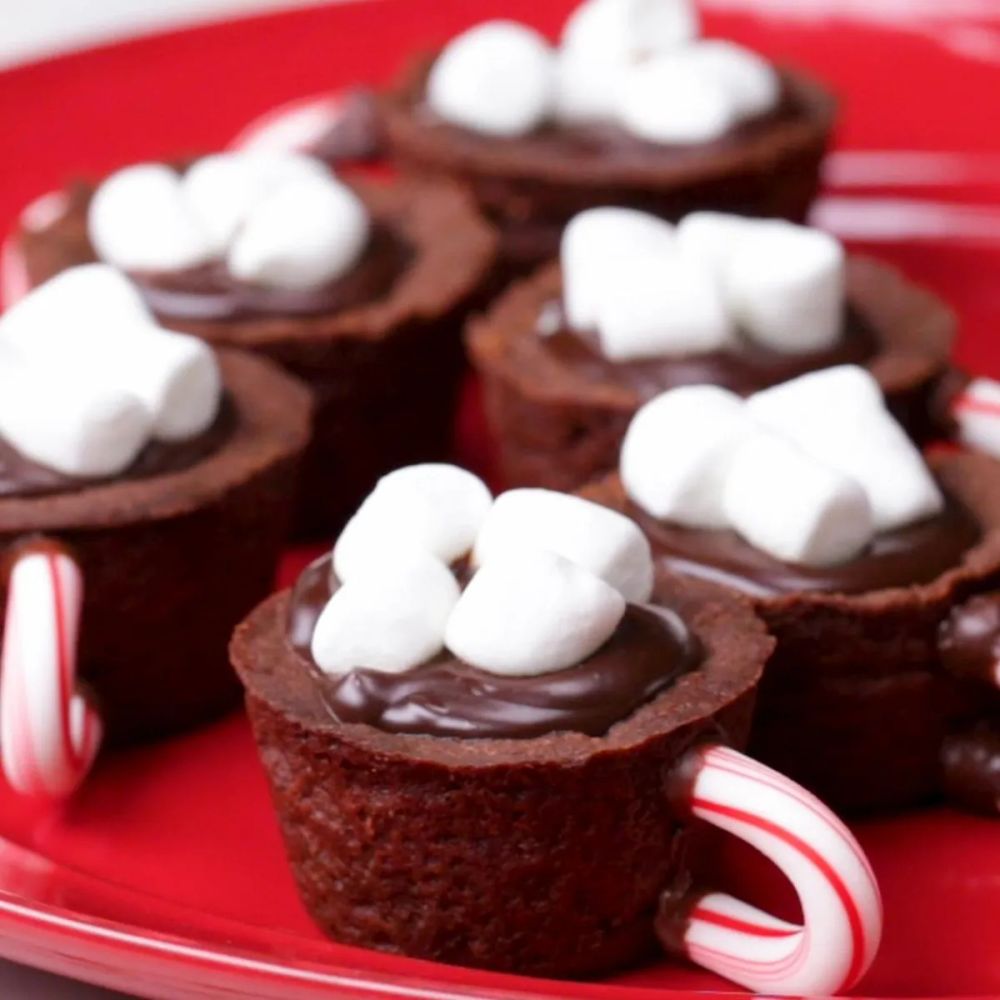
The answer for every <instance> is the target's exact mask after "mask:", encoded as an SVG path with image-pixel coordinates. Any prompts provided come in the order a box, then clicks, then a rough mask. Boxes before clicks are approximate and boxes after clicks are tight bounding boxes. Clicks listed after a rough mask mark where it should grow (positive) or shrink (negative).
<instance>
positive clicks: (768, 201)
mask: <svg viewBox="0 0 1000 1000" xmlns="http://www.w3.org/2000/svg"><path fill="white" fill-rule="evenodd" d="M434 58H435V56H433V55H432V56H426V55H425V56H422V57H419V58H418V59H416V60H414V61H413V62H412V63H411V64H410V65H409V66H408V67H406V68H405V69H404V71H403V72H402V74H401V75H400V78H399V80H398V81H397V82H396V84H395V85H394V86H393V87H392V88H391V89H390V90H389V91H388V92H386V93H385V94H383V95H382V96H381V102H380V107H381V113H382V122H383V128H384V134H385V138H386V145H387V147H388V150H389V153H390V155H391V156H392V157H393V158H394V159H395V160H396V162H397V163H398V164H399V165H400V166H401V167H402V168H404V169H405V170H407V171H409V172H412V173H414V174H422V175H427V176H432V177H449V178H453V179H455V180H459V181H461V182H462V183H463V184H465V185H466V186H468V188H469V189H470V190H471V191H472V192H473V194H474V196H475V198H476V201H477V202H478V203H479V205H480V207H481V208H482V210H483V211H484V213H485V214H486V216H487V217H488V218H490V219H491V220H493V221H494V222H495V223H496V224H497V226H498V227H499V228H500V232H501V240H502V253H501V256H502V258H503V260H504V262H505V264H506V265H507V267H508V268H509V269H510V270H511V271H512V273H520V274H524V273H526V272H528V271H530V270H531V269H533V268H534V267H537V266H538V265H539V264H541V263H542V262H543V261H545V260H548V259H550V258H551V257H552V255H553V253H554V251H555V249H556V247H557V246H558V240H559V234H560V232H561V231H562V229H563V227H564V226H565V224H566V223H567V222H568V221H569V219H571V218H572V217H573V216H574V215H576V214H577V213H578V212H581V211H583V210H584V209H586V208H593V207H594V206H597V205H621V206H628V207H633V208H638V209H642V210H643V211H647V212H652V213H654V214H656V215H661V216H663V217H665V218H668V219H678V218H680V217H681V216H683V215H686V214H687V213H688V212H691V211H694V210H695V209H702V208H712V209H717V210H720V211H730V212H738V213H740V214H743V215H765V216H776V217H781V218H787V219H792V220H797V221H801V220H803V219H804V218H805V216H806V213H807V212H808V210H809V206H810V204H811V203H812V201H813V199H814V198H815V197H816V194H817V191H818V188H819V172H820V164H821V162H822V159H823V155H824V153H825V152H826V147H827V144H828V141H829V138H830V132H831V130H832V128H833V122H834V118H835V114H836V104H835V101H834V99H833V97H832V96H831V95H830V94H829V93H828V92H827V91H826V90H825V89H824V88H823V87H822V86H820V84H818V83H817V82H815V81H813V80H811V79H809V78H807V77H805V76H803V75H801V74H799V73H794V72H790V71H784V70H783V71H780V72H781V78H782V84H783V90H784V92H785V95H786V99H785V103H786V104H787V105H788V110H787V112H786V113H782V114H776V115H774V116H770V117H768V118H765V119H764V120H763V121H761V122H760V123H756V124H753V125H750V126H747V127H744V128H741V129H737V130H736V131H735V133H734V134H733V135H731V136H726V137H723V138H722V139H721V140H717V141H714V142H709V143H705V144H703V145H699V146H684V147H678V146H670V147H663V146H657V145H654V144H645V143H636V142H634V141H633V142H632V143H631V144H630V146H634V147H636V150H637V151H636V150H633V149H631V148H630V149H629V150H626V151H624V152H622V151H619V155H605V154H604V153H602V152H601V151H600V150H599V149H598V150H595V151H588V150H586V149H583V148H581V147H580V145H579V144H578V143H560V142H559V136H560V129H559V128H558V127H553V128H552V129H550V130H547V131H546V132H544V133H541V134H537V135H536V134H532V135H528V136H523V137H520V138H515V139H498V138H496V137H492V136H483V135H479V134H477V133H475V132H473V131H471V130H469V129H463V128H459V127H456V126H454V125H450V124H448V123H446V122H443V121H440V120H435V119H434V118H433V116H432V115H430V114H429V113H428V109H427V107H426V104H425V101H424V94H425V89H426V87H425V84H426V79H427V74H428V72H429V70H430V67H431V65H432V64H433V61H434ZM553 138H554V139H555V140H556V141H554V142H553V141H552V139H553ZM625 154H628V155H625Z"/></svg>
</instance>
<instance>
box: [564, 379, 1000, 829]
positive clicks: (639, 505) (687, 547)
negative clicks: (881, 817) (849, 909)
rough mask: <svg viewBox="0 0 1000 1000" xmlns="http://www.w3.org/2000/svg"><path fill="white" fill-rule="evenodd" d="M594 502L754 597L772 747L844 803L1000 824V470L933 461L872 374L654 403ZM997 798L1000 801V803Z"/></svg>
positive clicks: (669, 567)
mask: <svg viewBox="0 0 1000 1000" xmlns="http://www.w3.org/2000/svg"><path fill="white" fill-rule="evenodd" d="M582 492H583V495H584V496H586V497H588V498H590V499H592V500H595V501H598V502H601V503H604V504H607V505H608V506H610V507H611V508H613V509H616V510H619V511H621V512H624V513H627V514H628V515H630V516H631V517H633V518H634V519H635V520H636V521H637V522H638V524H639V525H640V526H641V527H642V529H643V531H644V532H645V534H646V536H647V537H648V538H649V540H650V542H651V544H652V547H653V553H654V559H655V561H656V564H657V568H658V570H659V571H660V572H662V573H663V574H665V580H666V583H665V585H666V586H667V587H668V588H669V587H672V586H673V582H672V581H673V574H677V573H679V574H681V575H683V576H686V577H691V578H696V579H699V580H701V581H703V582H705V583H707V584H709V585H711V586H714V587H717V588H719V589H722V590H726V591H729V592H732V591H736V592H739V593H742V594H745V595H747V596H749V597H751V598H752V600H753V601H754V604H755V606H756V608H757V611H758V613H759V614H760V615H761V616H762V617H763V618H764V620H765V621H766V623H767V625H768V628H769V630H770V631H771V633H772V635H773V636H774V637H775V639H776V640H777V646H776V649H775V652H774V655H773V657H772V658H771V660H770V662H769V664H768V666H767V669H766V670H765V674H764V679H763V682H762V684H761V688H760V694H759V697H758V700H757V712H756V715H755V719H754V729H753V734H752V738H751V742H750V746H751V750H752V752H753V753H755V754H757V755H759V756H760V758H761V759H762V760H764V761H766V762H768V763H770V764H772V765H773V766H775V767H778V768H780V769H781V770H783V771H785V772H787V773H788V774H790V775H792V776H793V777H794V778H795V779H796V780H798V781H801V782H802V783H803V784H805V785H806V786H807V787H809V788H811V789H813V790H814V791H816V792H817V794H820V795H822V796H823V797H824V798H825V799H827V800H828V801H830V802H833V803H835V804H837V805H838V806H840V807H842V808H844V809H854V810H862V809H874V808H887V807H897V806H902V805H909V804H914V803H917V802H921V801H924V800H926V799H928V798H931V797H932V796H934V795H936V794H939V793H940V792H941V791H942V789H944V790H948V791H953V790H955V789H958V790H959V791H958V793H957V794H956V798H957V799H958V800H959V801H962V802H964V803H966V804H972V805H974V807H975V808H978V809H983V810H984V811H988V812H992V813H994V814H995V813H996V812H997V811H998V805H1000V795H998V792H1000V789H998V787H997V785H998V782H997V773H998V771H1000V754H998V753H997V747H996V724H997V722H998V721H1000V697H998V694H1000V692H998V687H1000V683H998V682H1000V677H998V674H997V671H996V670H995V658H994V657H995V654H994V652H993V648H994V643H996V648H997V650H998V651H1000V642H997V641H996V640H997V636H998V635H1000V632H998V629H997V626H998V621H1000V619H998V615H997V612H996V610H995V609H993V608H992V605H991V604H990V603H989V601H987V600H985V599H983V598H977V597H976V596H975V595H977V594H979V593H980V592H987V591H990V590H993V589H995V588H996V586H997V584H998V582H1000V463H998V462H997V461H996V460H995V459H993V458H991V457H988V456H986V455H980V454H966V453H958V452H947V453H939V454H935V455H932V456H931V457H930V458H929V459H927V460H925V459H924V458H923V456H922V455H921V454H920V452H919V451H918V450H917V449H916V447H915V446H914V445H913V444H912V443H911V442H910V441H909V439H908V438H907V437H906V435H905V434H904V433H903V431H902V429H901V428H900V426H899V424H898V423H897V422H896V421H895V420H894V419H893V417H892V416H891V415H890V413H889V412H888V411H887V409H886V408H885V405H884V401H883V399H882V396H881V393H880V391H879V386H878V384H877V382H876V381H875V380H874V379H873V378H872V376H871V375H870V374H868V373H867V372H865V371H864V370H863V369H861V368H858V367H855V366H841V367H837V368H831V369H827V370H825V371H821V372H813V373H811V374H808V375H804V376H801V377H799V378H798V379H793V380H792V381H789V382H786V383H784V384H782V385H778V386H774V387H772V388H770V389H766V390H763V391H761V392H758V393H755V394H753V395H751V396H750V397H749V398H748V399H746V400H743V399H741V398H740V397H738V396H736V395H735V394H733V393H731V392H728V391H727V390H725V389H721V388H718V387H715V386H686V387H682V388H678V389H673V390H669V391H668V392H666V393H663V394H662V395H661V396H658V397H657V398H655V399H654V400H652V401H651V402H649V403H647V404H646V405H645V406H644V407H643V408H642V409H641V410H640V411H639V413H638V414H637V415H636V417H635V419H634V420H633V421H632V423H631V425H630V427H629V430H628V434H627V435H626V437H625V442H624V444H623V445H622V451H621V465H620V474H618V475H613V476H611V477H609V478H606V479H604V480H601V481H598V482H597V483H595V484H592V485H591V486H589V487H587V488H586V489H584V490H583V491H582ZM990 789H992V792H991V791H990Z"/></svg>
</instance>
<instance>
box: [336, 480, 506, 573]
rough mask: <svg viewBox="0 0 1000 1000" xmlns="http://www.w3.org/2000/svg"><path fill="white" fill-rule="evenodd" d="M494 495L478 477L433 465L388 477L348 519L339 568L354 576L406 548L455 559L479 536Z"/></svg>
mask: <svg viewBox="0 0 1000 1000" xmlns="http://www.w3.org/2000/svg"><path fill="white" fill-rule="evenodd" d="M492 502H493V498H492V496H491V495H490V491H489V490H488V489H487V487H486V485H485V484H484V483H483V481H482V480H481V479H479V478H478V477H477V476H474V475H473V474H472V473H471V472H466V471H465V469H460V468H458V467H457V466H454V465H439V464H434V463H428V464H424V465H410V466H407V467H405V468H402V469H396V470H395V471H394V472H390V473H389V474H388V475H385V476H383V477H382V478H381V479H380V480H379V481H378V483H377V484H376V486H375V489H374V490H372V492H371V493H370V494H369V495H368V497H367V498H366V499H365V501H364V503H362V504H361V506H360V507H359V508H358V510H357V512H356V513H355V515H354V516H353V517H352V518H351V519H350V521H348V522H347V525H346V526H345V527H344V530H343V531H342V532H341V535H340V538H339V539H337V544H336V545H335V546H334V549H333V569H334V572H335V573H336V574H337V577H338V578H339V579H341V580H351V579H353V578H354V576H355V575H356V574H358V573H360V572H364V569H365V567H366V566H368V565H370V564H372V563H376V562H377V563H381V564H383V565H384V564H385V563H386V562H387V561H388V562H389V563H390V564H391V561H392V559H394V557H395V553H396V552H397V551H399V550H401V549H416V550H419V551H422V552H426V553H429V554H430V555H433V556H436V557H437V558H438V559H440V560H441V561H442V562H444V563H451V562H453V561H454V560H456V559H459V558H461V557H462V556H464V555H466V554H467V553H468V552H469V551H470V550H471V549H472V545H473V543H474V542H475V540H476V535H477V533H478V532H479V528H480V526H481V525H482V523H483V520H484V519H485V517H486V515H487V512H488V511H489V509H490V505H491V504H492Z"/></svg>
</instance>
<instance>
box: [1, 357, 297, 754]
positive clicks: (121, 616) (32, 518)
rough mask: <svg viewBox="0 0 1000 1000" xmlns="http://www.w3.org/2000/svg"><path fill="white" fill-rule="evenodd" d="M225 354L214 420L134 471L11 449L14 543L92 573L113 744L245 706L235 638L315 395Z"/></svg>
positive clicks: (84, 657)
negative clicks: (234, 660) (230, 643)
mask: <svg viewBox="0 0 1000 1000" xmlns="http://www.w3.org/2000/svg"><path fill="white" fill-rule="evenodd" d="M218 358H219V365H220V368H221V374H222V380H223V385H224V394H225V395H224V402H223V405H222V407H221V409H220V412H219V415H218V416H217V417H216V419H215V421H214V422H213V423H212V425H211V426H210V427H209V428H208V429H207V430H206V431H204V432H202V433H201V434H199V435H197V436H195V437H194V438H192V439H190V440H187V441H178V442H171V443H165V442H157V441H154V442H151V443H150V444H148V445H146V447H145V448H144V449H143V450H142V451H141V452H140V454H139V456H138V458H137V459H136V461H135V462H134V463H133V464H132V465H130V466H129V467H128V468H127V469H126V470H125V471H124V472H123V473H121V474H120V475H117V476H114V477H102V478H81V477H75V476H67V475H65V474H62V473H60V472H57V471H54V470H52V469H51V468H46V467H45V466H43V465H41V464H39V463H38V462H35V461H33V460H31V459H29V458H27V457H26V456H24V455H23V454H21V453H20V452H19V451H18V450H17V449H15V448H13V447H12V446H11V445H10V442H6V441H4V442H2V443H0V549H2V550H6V551H7V552H9V553H11V554H13V553H15V552H16V546H17V544H18V542H19V541H21V540H25V539H32V538H35V537H37V536H39V535H44V536H51V537H53V538H56V539H59V540H60V541H61V542H62V543H64V544H65V545H66V546H67V547H68V548H69V550H70V551H71V552H72V555H73V557H74V558H75V559H76V561H77V562H78V563H79V565H80V567H81V568H82V570H83V576H84V581H85V601H84V609H83V616H82V621H83V626H82V634H81V640H80V643H81V645H80V653H79V660H80V676H81V679H82V681H83V682H84V684H85V685H86V686H87V688H88V689H89V691H90V692H91V693H92V696H93V698H94V700H95V703H96V705H97V708H98V711H99V714H100V717H101V719H102V722H103V725H104V729H105V732H106V737H107V740H108V741H109V742H111V743H124V742H133V741H136V740H146V739H151V738H154V737H157V736H162V735H165V734H168V733H171V732H175V731H177V730H179V729H184V728H187V727H190V726H192V725H195V724H197V723H200V722H204V721H206V720H207V719H210V718H212V717H214V716H216V715H218V714H220V713H221V712H222V711H224V710H225V709H228V708H230V707H232V705H233V704H234V703H235V702H236V700H237V695H238V684H237V683H236V681H235V678H234V677H233V675H232V673H231V671H230V670H229V667H228V664H227V663H226V657H225V648H226V642H227V639H228V636H229V633H230V631H231V629H232V626H233V623H234V622H236V621H238V620H239V619H240V617H241V616H242V615H244V614H245V613H246V611H247V610H248V609H249V608H251V607H252V606H253V605H254V604H255V603H256V602H257V601H259V600H260V599H261V597H262V596H263V595H265V594H266V593H267V592H268V591H269V590H270V588H271V585H272V583H273V577H274V570H275V565H276V562H277V558H278V555H279V552H280V548H281V545H282V541H283V538H284V532H285V528H286V525H287V521H288V517H289V515H290V511H291V504H292V499H293V495H294V491H295V477H296V473H297V469H298V461H299V458H300V456H301V453H302V451H303V449H304V448H305V445H306V441H307V437H308V424H309V402H308V397H307V393H306V391H305V389H304V388H302V387H301V386H300V385H299V384H298V383H297V382H295V381H294V380H292V379H290V378H289V377H287V376H286V375H284V374H282V373H281V372H280V371H278V370H277V369H276V368H274V367H273V366H272V365H270V364H268V363H266V362H264V361H261V360H258V359H255V358H252V357H250V356H248V355H244V354H240V353H239V352H234V351H222V352H220V353H219V355H218ZM3 589H4V583H3V581H2V580H0V605H2V604H3V603H4V599H5V594H4V593H3Z"/></svg>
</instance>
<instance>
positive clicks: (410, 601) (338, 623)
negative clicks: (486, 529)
mask: <svg viewBox="0 0 1000 1000" xmlns="http://www.w3.org/2000/svg"><path fill="white" fill-rule="evenodd" d="M458 596H459V587H458V583H457V581H456V580H455V577H454V576H453V575H452V573H451V571H450V570H449V569H448V567H447V566H445V565H444V563H442V562H441V561H440V560H439V559H435V558H434V557H433V556H430V555H427V554H426V553H399V554H398V557H397V559H396V560H395V561H394V563H393V566H392V572H391V573H386V572H384V571H383V567H379V566H371V567H369V570H368V571H367V572H362V573H358V574H356V575H355V576H354V577H352V578H351V580H350V581H348V582H346V583H344V584H342V585H341V586H340V588H339V589H338V590H336V591H335V592H334V594H333V596H332V597H331V598H330V600H329V601H328V602H327V605H326V607H325V608H324V609H323V611H322V613H321V614H320V616H319V619H318V620H317V622H316V627H315V629H314V630H313V637H312V655H313V659H314V660H315V661H316V665H317V666H318V667H319V668H320V669H321V670H322V671H324V673H328V674H343V673H347V672H348V671H350V670H353V669H362V668H367V669H370V670H382V671H385V672H387V673H400V672H401V671H404V670H410V669H411V668H413V667H416V666H418V665H419V664H421V663H424V662H425V661H426V660H429V659H430V658H431V657H432V656H434V655H435V654H436V653H438V652H440V650H441V647H442V644H443V642H444V630H445V625H446V624H447V622H448V617H449V615H450V614H451V613H452V610H453V609H454V607H455V604H456V602H457V601H458Z"/></svg>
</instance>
